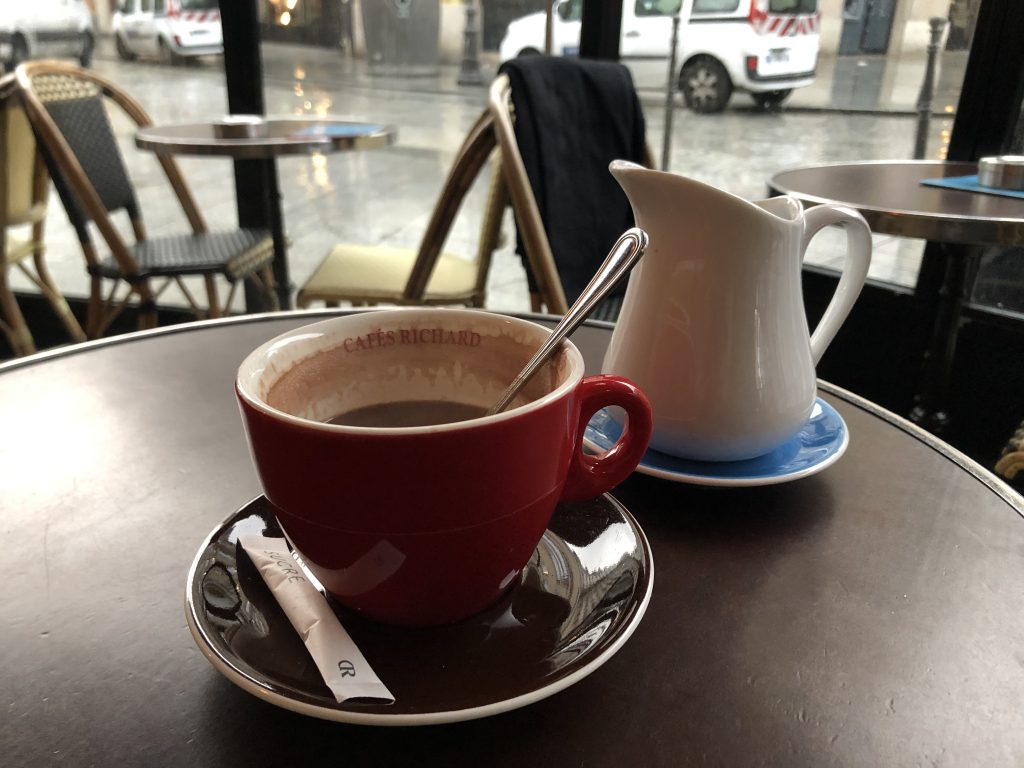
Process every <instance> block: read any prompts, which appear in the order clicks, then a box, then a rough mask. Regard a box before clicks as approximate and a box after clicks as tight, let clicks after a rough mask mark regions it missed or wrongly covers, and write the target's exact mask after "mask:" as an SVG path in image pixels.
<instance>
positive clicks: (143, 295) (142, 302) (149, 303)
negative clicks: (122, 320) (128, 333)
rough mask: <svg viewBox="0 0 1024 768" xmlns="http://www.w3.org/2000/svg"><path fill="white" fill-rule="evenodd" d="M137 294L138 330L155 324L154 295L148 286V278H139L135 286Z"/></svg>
mask: <svg viewBox="0 0 1024 768" xmlns="http://www.w3.org/2000/svg"><path fill="white" fill-rule="evenodd" d="M135 291H136V292H137V293H138V294H139V325H138V328H139V330H140V331H145V330H148V329H150V328H156V326H157V313H156V297H155V296H154V295H153V291H152V289H151V288H150V287H149V280H141V281H139V283H138V285H136V286H135Z"/></svg>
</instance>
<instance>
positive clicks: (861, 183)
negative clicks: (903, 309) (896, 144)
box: [768, 160, 1024, 245]
mask: <svg viewBox="0 0 1024 768" xmlns="http://www.w3.org/2000/svg"><path fill="white" fill-rule="evenodd" d="M977 172H978V165H977V163H959V162H941V161H931V160H904V161H895V160H878V161H867V162H861V163H828V164H825V165H812V166H807V167H805V168H793V169H790V170H786V171H781V172H779V173H776V174H775V175H774V176H772V177H771V179H770V180H769V181H768V188H769V191H770V193H771V194H781V195H793V196H794V197H796V198H798V199H800V200H803V201H804V202H807V203H814V204H816V203H841V204H843V205H848V206H850V207H851V208H855V209H857V211H859V212H860V214H861V215H862V216H863V217H864V218H865V219H866V220H867V222H868V224H869V225H870V226H871V229H872V230H873V231H874V232H877V233H880V234H886V235H897V236H900V237H917V238H921V239H923V240H933V241H935V242H942V243H952V244H961V245H1024V199H1020V198H1013V197H1005V196H1002V195H990V194H983V193H980V192H965V191H963V190H957V189H947V188H944V187H933V186H927V185H924V184H921V180H922V179H934V178H948V177H952V176H972V175H974V174H977Z"/></svg>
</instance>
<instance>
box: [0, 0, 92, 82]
mask: <svg viewBox="0 0 1024 768" xmlns="http://www.w3.org/2000/svg"><path fill="white" fill-rule="evenodd" d="M95 47H96V37H95V35H94V34H93V28H92V17H91V16H90V15H89V10H88V9H87V8H86V7H85V3H84V2H82V0H26V2H14V0H0V62H3V64H4V66H5V67H6V68H7V69H8V70H11V69H14V67H16V66H18V64H20V63H21V62H23V61H25V60H26V59H39V58H46V57H49V56H56V57H63V56H67V57H71V58H74V59H77V60H78V62H79V63H80V64H81V65H82V66H83V67H87V66H89V64H90V62H91V61H92V52H93V50H94V49H95Z"/></svg>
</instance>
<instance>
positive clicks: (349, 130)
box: [295, 123, 384, 139]
mask: <svg viewBox="0 0 1024 768" xmlns="http://www.w3.org/2000/svg"><path fill="white" fill-rule="evenodd" d="M383 128H384V126H382V125H370V124H368V123H351V124H345V123H318V124H316V125H311V126H310V127H309V128H301V129H299V130H297V131H295V135H296V136H329V137H330V138H332V139H344V138H350V137H355V136H367V135H369V134H371V133H377V132H378V131H380V130H382V129H383Z"/></svg>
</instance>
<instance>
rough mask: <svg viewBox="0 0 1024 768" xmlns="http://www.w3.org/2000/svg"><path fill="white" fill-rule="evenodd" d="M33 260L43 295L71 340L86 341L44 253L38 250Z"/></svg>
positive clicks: (83, 332)
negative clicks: (51, 272) (48, 266)
mask: <svg viewBox="0 0 1024 768" xmlns="http://www.w3.org/2000/svg"><path fill="white" fill-rule="evenodd" d="M32 259H33V260H34V261H35V263H36V276H37V277H38V278H39V282H40V284H41V285H40V287H41V289H42V291H43V294H44V295H45V296H46V298H47V300H48V301H49V302H50V306H51V307H53V311H54V312H55V313H56V315H57V317H58V319H59V320H60V321H61V323H63V324H64V328H65V329H67V332H68V335H69V336H70V337H71V340H72V341H85V338H86V337H85V331H83V330H82V326H81V325H80V324H79V322H78V319H77V318H76V317H75V315H74V313H73V312H72V311H71V307H69V306H68V302H67V299H65V298H64V295H63V294H62V293H61V292H60V290H59V289H58V288H57V284H56V283H55V282H54V281H53V277H52V276H51V275H50V270H49V268H47V266H46V261H45V260H44V259H43V253H42V251H41V250H37V251H36V252H35V253H33V254H32Z"/></svg>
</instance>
